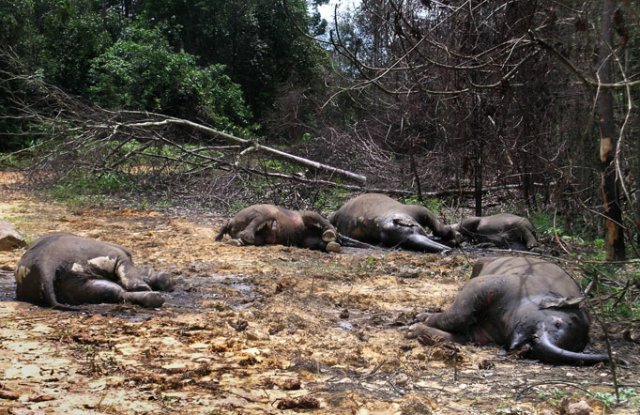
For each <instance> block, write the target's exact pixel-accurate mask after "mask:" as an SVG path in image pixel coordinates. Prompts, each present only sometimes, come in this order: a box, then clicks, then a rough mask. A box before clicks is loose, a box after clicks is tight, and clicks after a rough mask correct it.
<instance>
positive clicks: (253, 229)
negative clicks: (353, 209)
mask: <svg viewBox="0 0 640 415" xmlns="http://www.w3.org/2000/svg"><path fill="white" fill-rule="evenodd" d="M225 234H229V236H231V238H232V241H233V242H234V243H237V244H238V245H257V246H261V245H286V246H297V247H300V248H309V249H316V250H321V251H330V252H339V251H340V244H339V243H338V242H337V240H338V234H337V232H336V230H335V228H334V227H333V225H331V223H329V221H328V220H327V219H325V218H323V217H322V216H320V214H318V213H316V212H312V211H308V210H305V211H301V212H299V211H294V210H288V209H284V208H281V207H278V206H274V205H253V206H249V207H247V208H244V209H242V210H241V211H239V212H238V213H236V215H235V216H234V217H233V218H232V219H231V220H229V221H228V222H227V223H226V224H225V225H224V226H223V228H222V229H221V230H220V232H218V234H217V235H216V241H221V240H222V238H223V237H224V235H225Z"/></svg>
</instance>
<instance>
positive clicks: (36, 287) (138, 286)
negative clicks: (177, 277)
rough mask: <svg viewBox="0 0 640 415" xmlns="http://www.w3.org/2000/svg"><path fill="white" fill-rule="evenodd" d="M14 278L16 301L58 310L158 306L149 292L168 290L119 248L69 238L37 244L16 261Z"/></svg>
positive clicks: (158, 297) (157, 297)
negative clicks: (106, 305)
mask: <svg viewBox="0 0 640 415" xmlns="http://www.w3.org/2000/svg"><path fill="white" fill-rule="evenodd" d="M15 276H16V299H17V300H18V301H27V302H30V303H33V304H36V305H42V306H49V307H53V308H56V309H61V310H76V308H74V307H70V306H68V305H78V304H98V303H132V304H137V305H141V306H143V307H160V306H161V305H162V304H163V303H164V301H165V300H164V297H163V296H162V294H160V293H159V292H158V291H153V290H161V291H171V290H173V281H172V280H171V278H170V277H169V275H168V274H166V273H157V272H155V271H153V270H151V269H147V268H141V267H137V266H136V265H134V263H133V260H132V257H131V253H130V252H129V251H128V250H126V249H125V248H123V247H122V246H120V245H116V244H112V243H109V242H102V241H97V240H94V239H88V238H84V237H80V236H76V235H73V234H70V233H55V234H51V235H47V236H44V237H42V238H40V239H39V240H37V241H36V242H35V243H34V244H33V245H31V246H30V247H29V249H28V250H27V252H25V254H24V255H23V256H22V258H21V259H20V262H19V263H18V267H17V269H16V273H15ZM67 304H68V305H67Z"/></svg>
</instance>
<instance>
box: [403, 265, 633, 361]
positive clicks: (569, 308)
mask: <svg viewBox="0 0 640 415" xmlns="http://www.w3.org/2000/svg"><path fill="white" fill-rule="evenodd" d="M473 277H475V278H473ZM472 278H473V279H471V280H470V281H469V282H468V283H467V284H465V286H464V287H463V288H462V290H461V291H460V293H459V294H458V296H457V298H456V299H455V301H454V302H453V304H452V305H451V307H449V309H448V310H447V311H445V312H442V313H435V314H427V315H426V316H422V318H419V319H421V320H423V321H424V324H416V325H414V326H412V327H411V329H410V337H411V336H420V335H425V334H426V335H430V336H436V337H442V338H445V339H447V340H453V341H457V342H474V343H476V344H487V343H495V344H498V345H500V346H503V347H504V348H505V349H506V350H507V351H512V350H523V354H524V355H525V356H526V357H530V358H533V359H538V360H540V361H542V362H546V363H552V364H594V363H599V362H607V361H609V356H608V355H606V354H587V353H583V352H582V351H583V350H584V348H585V346H586V345H587V342H588V341H589V317H588V315H587V311H586V310H585V309H584V308H582V307H581V303H582V301H583V297H582V293H581V291H580V289H579V288H578V285H577V284H576V283H575V282H574V281H573V279H572V278H571V277H570V276H569V275H568V274H567V273H566V272H565V271H564V270H563V269H562V268H560V267H558V266H557V265H555V264H552V263H550V262H547V261H544V260H542V259H534V258H516V257H504V258H498V259H493V260H490V261H488V262H479V263H478V264H476V266H475V267H474V270H473V273H472ZM618 361H619V362H620V363H626V362H624V361H623V360H622V359H620V360H618Z"/></svg>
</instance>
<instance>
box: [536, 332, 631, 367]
mask: <svg viewBox="0 0 640 415" xmlns="http://www.w3.org/2000/svg"><path fill="white" fill-rule="evenodd" d="M531 351H532V354H533V356H534V357H536V358H537V359H540V360H541V361H543V362H546V363H552V364H558V365H562V364H569V365H593V364H596V363H602V362H604V363H606V362H609V361H610V359H609V355H607V354H588V353H581V352H572V351H571V350H566V349H562V348H560V347H558V346H556V345H555V344H553V343H552V342H551V339H549V333H547V331H546V330H544V329H542V330H539V331H538V334H537V336H536V338H535V339H534V341H533V343H532V348H531ZM615 361H616V363H619V364H621V365H624V366H626V365H628V364H629V363H628V362H627V361H626V360H624V359H620V358H615Z"/></svg>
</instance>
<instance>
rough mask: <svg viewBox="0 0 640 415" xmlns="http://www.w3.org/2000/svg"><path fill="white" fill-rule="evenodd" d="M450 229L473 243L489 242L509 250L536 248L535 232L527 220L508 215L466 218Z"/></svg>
mask: <svg viewBox="0 0 640 415" xmlns="http://www.w3.org/2000/svg"><path fill="white" fill-rule="evenodd" d="M452 228H453V229H455V230H456V231H458V232H460V234H461V235H462V236H463V237H465V238H467V239H469V240H471V241H472V242H475V243H486V242H489V243H491V244H493V245H495V246H497V247H499V248H511V249H524V248H525V247H526V249H532V248H534V247H536V246H538V241H537V239H536V232H535V229H534V228H533V225H532V224H531V222H530V221H529V219H527V218H523V217H521V216H516V215H512V214H510V213H499V214H497V215H491V216H482V217H481V216H467V217H465V218H463V219H462V220H461V221H460V222H459V223H457V224H455V225H452Z"/></svg>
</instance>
